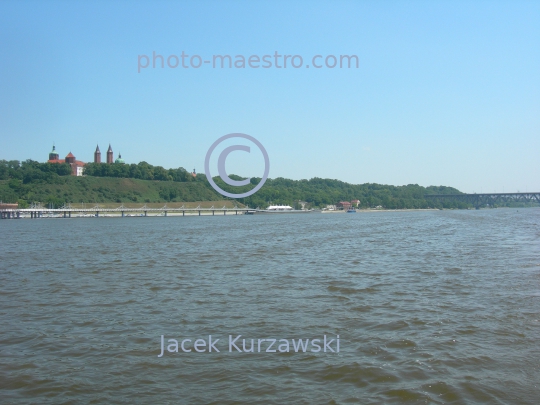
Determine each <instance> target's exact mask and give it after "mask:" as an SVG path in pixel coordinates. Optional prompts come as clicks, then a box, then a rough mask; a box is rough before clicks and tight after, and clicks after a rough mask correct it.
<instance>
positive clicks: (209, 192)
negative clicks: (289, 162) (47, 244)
mask: <svg viewBox="0 0 540 405" xmlns="http://www.w3.org/2000/svg"><path fill="white" fill-rule="evenodd" d="M84 173H85V176H83V177H76V176H71V168H70V166H69V165H68V164H51V163H39V162H35V161H32V160H26V161H24V162H19V161H6V160H0V200H1V201H3V202H19V203H20V204H21V205H23V206H24V205H26V204H29V203H31V202H34V201H35V202H41V203H44V204H47V203H49V204H54V205H55V206H60V205H62V204H64V203H80V202H81V201H84V202H88V203H92V202H118V203H121V202H141V203H145V202H163V203H166V202H182V201H186V202H190V201H203V200H204V201H217V200H222V199H223V197H222V196H221V195H219V194H218V193H217V192H216V191H214V189H213V188H212V187H211V186H210V184H209V183H208V181H207V179H206V176H205V175H204V174H198V175H197V176H196V177H194V176H192V174H191V173H189V172H188V171H187V170H185V169H184V168H182V167H180V168H177V169H164V168H163V167H161V166H152V165H150V164H148V163H146V162H141V163H139V164H131V165H126V164H103V163H102V164H94V163H89V164H87V165H86V166H85V171H84ZM231 178H233V179H236V180H239V179H241V177H238V176H234V175H231ZM214 181H215V182H216V183H217V184H218V185H219V186H220V187H221V188H223V189H224V190H227V191H230V192H232V193H241V192H245V191H248V190H250V189H252V188H253V187H255V185H256V184H258V183H259V181H260V179H258V178H253V179H251V184H249V185H247V186H244V187H237V188H231V187H230V186H228V185H226V184H225V183H224V182H223V181H222V180H221V179H220V178H219V177H215V178H214ZM427 194H460V191H459V190H457V189H455V188H453V187H445V186H430V187H422V186H419V185H417V184H409V185H406V186H389V185H383V184H374V183H366V184H358V185H354V184H349V183H345V182H343V181H340V180H332V179H322V178H313V179H311V180H290V179H285V178H276V179H268V180H267V181H266V183H265V185H264V186H263V187H262V188H261V189H260V190H259V191H258V192H257V193H255V194H254V195H252V196H249V197H247V198H243V199H239V200H238V201H239V202H240V203H242V204H246V205H249V206H250V207H260V208H265V207H267V206H268V205H270V204H284V205H291V206H294V207H299V206H300V204H299V203H300V202H301V201H302V202H307V207H308V208H323V207H325V206H326V205H333V204H336V203H337V202H339V201H351V200H355V199H358V200H360V208H377V207H381V208H386V209H404V208H409V209H411V208H469V206H468V205H467V204H466V203H463V202H457V201H444V202H442V203H441V202H437V201H431V200H428V199H426V198H425V195H427ZM509 204H510V205H512V206H516V203H509Z"/></svg>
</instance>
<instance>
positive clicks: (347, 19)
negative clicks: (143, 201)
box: [0, 0, 540, 192]
mask: <svg viewBox="0 0 540 405" xmlns="http://www.w3.org/2000/svg"><path fill="white" fill-rule="evenodd" d="M0 43H1V45H2V47H1V52H0V145H1V146H0V159H8V160H11V159H17V160H25V159H34V160H38V161H44V160H46V158H47V156H48V153H49V151H50V149H51V147H52V144H53V142H55V144H56V148H57V150H58V151H59V153H60V155H61V157H63V156H65V155H66V154H67V153H68V152H69V151H71V152H73V154H74V155H75V156H76V157H77V159H80V160H83V161H91V160H92V159H93V151H94V149H95V147H96V144H98V143H99V146H100V148H101V151H102V153H103V155H104V154H105V151H106V149H107V147H108V144H109V142H110V143H111V144H112V147H113V149H114V151H115V155H116V154H117V153H118V152H121V153H122V157H123V158H124V159H125V160H126V162H128V163H137V162H139V161H141V160H146V161H147V162H149V163H151V164H154V165H162V166H164V167H167V168H169V167H179V166H182V167H185V168H186V169H189V170H191V169H193V168H194V167H195V168H196V169H197V171H198V172H202V171H203V166H204V158H205V154H206V151H207V150H208V148H209V147H210V145H211V144H212V143H213V142H214V141H215V140H216V139H217V138H219V137H220V136H222V135H225V134H228V133H232V132H242V133H246V134H249V135H252V136H254V137H255V138H257V139H258V140H259V141H260V142H261V143H262V144H263V145H264V146H265V148H266V150H267V151H268V154H269V157H270V162H271V169H270V177H271V178H275V177H280V176H282V177H288V178H293V179H301V178H311V177H327V178H337V179H341V180H344V181H348V182H351V183H366V182H370V183H371V182H375V183H383V184H394V185H402V184H409V183H418V184H420V185H423V186H428V185H449V186H454V187H457V188H459V189H460V190H462V191H465V192H481V191H483V192H492V191H499V192H502V191H516V190H520V191H525V190H527V191H540V165H539V161H540V2H538V1H524V2H519V1H508V2H496V1H485V2H483V1H478V2H473V1H449V2H444V1H422V2H413V1H402V2H399V1H384V2H379V1H364V2H362V1H356V2H353V1H351V2H348V1H347V2H345V1H341V2H338V1H327V2H314V1H309V2H300V1H294V2H291V1H283V2H278V1H267V2H263V1H250V2H248V1H228V2H227V1H197V2H195V1H194V2H156V1H152V2H150V1H148V2H143V1H139V2H128V1H118V2H110V1H103V2H100V1H94V2H92V1H86V2H82V1H81V2H71V1H59V2H52V1H49V2H48V1H39V2H38V1H36V2H29V1H27V2H25V1H17V2H15V1H13V2H10V1H6V0H4V1H2V2H0ZM154 51H155V52H156V53H157V54H160V55H163V56H164V57H165V58H164V60H165V68H161V65H160V60H159V59H157V60H156V62H157V67H156V68H152V62H151V58H152V52H154ZM182 51H184V52H185V54H187V55H189V56H188V57H187V58H186V59H185V63H186V64H187V66H190V57H191V56H193V55H199V56H201V60H209V61H212V57H213V55H217V54H221V55H224V54H229V55H231V56H233V61H234V56H235V55H244V56H245V57H246V59H247V58H248V57H249V56H251V55H258V56H259V57H262V56H263V55H272V59H271V60H272V62H274V60H275V59H274V56H273V55H274V53H275V52H276V51H277V52H278V54H280V55H300V56H301V57H302V58H303V62H304V64H303V65H302V67H301V68H293V67H291V65H290V64H289V65H288V67H287V68H276V67H272V68H250V67H247V63H246V68H235V67H233V68H223V69H222V68H221V67H217V68H213V67H212V64H211V63H210V64H204V63H203V65H202V66H201V67H200V68H193V67H188V68H182V67H180V66H179V67H177V68H170V67H168V66H167V64H166V61H167V57H169V56H171V55H177V56H180V55H181V54H182ZM345 54H348V55H353V54H354V55H358V60H359V67H358V68H350V69H349V68H339V67H336V68H333V69H331V68H327V67H323V68H320V69H315V68H314V67H313V66H310V67H309V68H307V67H306V66H307V65H311V62H312V57H313V56H314V55H322V56H323V58H321V59H318V60H317V61H318V63H322V64H323V65H324V58H325V57H326V56H328V55H336V56H337V57H338V59H339V55H345ZM139 55H149V56H150V65H149V67H148V68H146V69H141V72H140V73H138V65H137V63H138V57H139ZM142 61H143V62H144V59H142ZM192 61H193V62H194V64H195V65H196V64H197V61H198V60H197V59H193V60H192ZM298 61H299V59H298V58H297V59H296V62H297V64H298ZM170 62H171V65H174V58H172V59H170ZM288 62H289V63H290V60H289V61H288ZM331 62H332V59H331V58H330V59H329V63H330V64H331ZM180 64H181V60H180ZM279 64H280V65H282V64H283V57H282V58H281V59H280V62H279ZM338 66H339V64H338ZM253 152H254V151H253ZM259 157H260V154H259V155H257V154H256V153H252V154H247V153H245V152H233V153H232V154H231V155H230V157H229V159H228V160H227V170H228V171H229V172H232V173H237V174H241V175H246V176H261V175H262V169H261V167H262V165H261V163H260V161H259V160H257V159H258V158H259ZM216 173H217V172H216Z"/></svg>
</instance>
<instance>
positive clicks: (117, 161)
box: [114, 153, 126, 165]
mask: <svg viewBox="0 0 540 405" xmlns="http://www.w3.org/2000/svg"><path fill="white" fill-rule="evenodd" d="M114 163H120V164H122V165H123V164H124V163H126V162H124V159H122V154H121V153H119V154H118V159H116V160H115V161H114Z"/></svg>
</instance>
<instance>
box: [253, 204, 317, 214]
mask: <svg viewBox="0 0 540 405" xmlns="http://www.w3.org/2000/svg"><path fill="white" fill-rule="evenodd" d="M256 212H257V214H308V213H310V212H313V210H295V209H294V208H293V207H291V206H290V205H270V206H269V207H268V208H267V209H265V210H257V211H256Z"/></svg>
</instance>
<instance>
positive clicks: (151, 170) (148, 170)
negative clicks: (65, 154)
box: [84, 162, 195, 182]
mask: <svg viewBox="0 0 540 405" xmlns="http://www.w3.org/2000/svg"><path fill="white" fill-rule="evenodd" d="M84 174H85V175H87V176H94V177H122V178H126V179H140V180H159V181H177V182H188V181H194V180H195V178H194V177H193V176H192V175H191V173H189V172H188V171H187V170H186V169H184V168H183V167H179V168H178V169H164V168H163V167H161V166H152V165H151V164H149V163H146V162H140V163H139V164H134V163H132V164H130V165H128V164H112V165H109V164H104V163H87V164H86V165H85V166H84Z"/></svg>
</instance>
